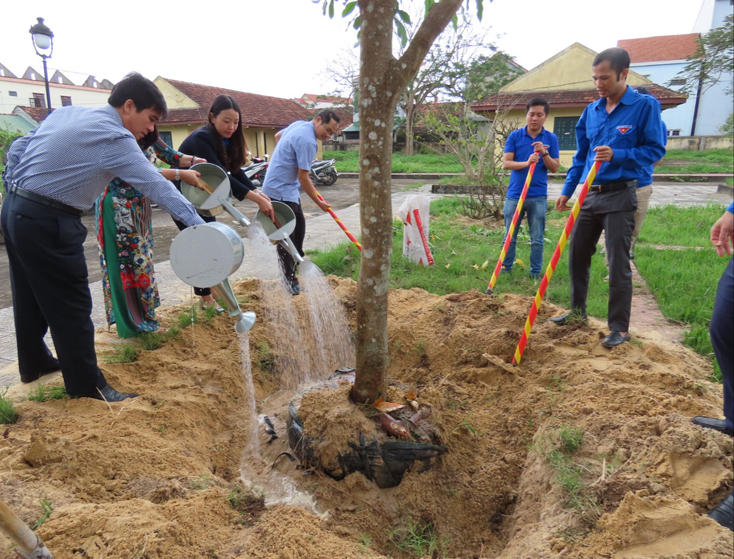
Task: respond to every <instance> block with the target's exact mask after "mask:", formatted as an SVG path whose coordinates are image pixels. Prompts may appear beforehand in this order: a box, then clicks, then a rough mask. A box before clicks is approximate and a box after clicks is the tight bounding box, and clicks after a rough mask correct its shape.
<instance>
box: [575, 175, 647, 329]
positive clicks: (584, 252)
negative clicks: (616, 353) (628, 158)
mask: <svg viewBox="0 0 734 559" xmlns="http://www.w3.org/2000/svg"><path fill="white" fill-rule="evenodd" d="M636 190H637V189H636V188H634V187H629V188H625V189H623V190H615V191H613V192H604V193H598V192H589V194H588V196H587V197H586V200H585V201H584V205H583V206H582V208H581V211H580V212H579V215H578V217H577V219H576V224H575V226H574V228H573V232H572V233H571V239H570V242H571V247H570V250H569V259H568V269H569V272H570V275H571V308H572V309H573V310H578V311H580V312H583V313H584V314H585V313H586V299H587V297H588V295H589V270H590V268H591V257H592V256H593V255H594V253H595V252H596V244H597V242H598V241H599V237H600V236H601V232H602V231H604V237H605V238H606V246H607V259H608V260H609V316H608V318H607V323H608V324H609V329H610V330H611V331H612V332H628V331H629V323H630V312H631V310H632V269H631V268H630V255H629V252H630V243H631V239H632V231H633V230H634V227H635V210H636V209H637V193H636Z"/></svg>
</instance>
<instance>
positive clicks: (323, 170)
mask: <svg viewBox="0 0 734 559" xmlns="http://www.w3.org/2000/svg"><path fill="white" fill-rule="evenodd" d="M334 163H336V159H327V160H324V161H319V160H318V159H314V161H313V163H312V164H311V171H310V172H309V176H310V177H311V182H313V183H314V184H316V183H318V184H323V185H324V186H331V185H332V184H334V183H335V182H336V179H337V178H338V177H339V173H337V172H336V167H335V166H334Z"/></svg>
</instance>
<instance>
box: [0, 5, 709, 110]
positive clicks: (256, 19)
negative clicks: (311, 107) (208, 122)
mask: <svg viewBox="0 0 734 559" xmlns="http://www.w3.org/2000/svg"><path fill="white" fill-rule="evenodd" d="M404 1H405V0H404ZM702 1H703V0H615V1H614V2H609V1H607V2H593V1H589V0H547V1H545V2H541V1H538V0H494V2H491V3H489V2H488V0H485V1H484V4H485V11H484V18H483V22H482V23H481V26H482V27H485V28H491V29H490V33H491V34H492V36H495V37H497V39H496V44H497V45H498V46H499V47H500V48H501V49H502V50H504V51H505V52H507V53H508V54H510V55H511V56H514V57H515V60H516V61H517V62H518V63H519V64H521V65H522V66H524V67H525V68H527V69H532V68H533V67H535V66H536V65H538V64H540V63H541V62H543V61H544V60H546V59H548V58H550V57H551V56H553V55H554V54H556V53H557V52H559V51H560V50H562V49H564V48H566V47H567V46H569V45H571V44H572V43H574V42H579V43H581V44H583V45H585V46H587V47H589V48H591V49H593V50H596V51H600V50H603V49H605V48H607V47H611V46H615V45H616V42H617V40H619V39H630V38H637V37H652V36H656V35H677V34H682V33H690V32H691V31H692V28H693V25H694V23H695V20H696V17H697V15H698V12H699V9H700V7H701V4H702ZM412 2H414V3H418V4H420V5H422V4H423V3H424V0H412ZM3 4H4V6H3V8H2V9H1V10H2V11H1V13H2V18H1V20H2V32H1V33H0V63H2V64H4V65H5V66H7V67H8V68H9V69H10V70H11V71H12V72H13V73H15V74H16V75H19V76H20V75H22V74H23V72H24V71H25V69H26V68H27V67H28V66H33V67H34V68H35V69H36V70H37V71H39V72H41V73H42V72H43V67H42V63H41V59H40V58H39V57H38V56H37V55H36V54H35V52H34V50H33V45H32V43H31V36H30V34H29V32H28V30H29V29H30V26H31V25H33V24H34V23H35V22H36V17H39V16H40V17H43V18H44V19H45V20H46V21H45V22H46V25H48V27H49V28H50V29H51V30H52V31H53V33H54V36H55V37H54V52H53V57H52V58H51V59H50V60H49V77H50V76H51V75H52V74H53V71H54V70H56V69H59V70H61V71H62V72H64V74H66V75H67V76H68V77H69V78H70V79H71V80H72V81H73V82H74V83H76V84H81V83H82V82H83V81H84V79H85V78H86V76H87V75H89V74H92V75H94V76H95V77H96V78H97V79H99V80H101V79H103V78H107V79H110V80H112V81H113V82H116V81H118V80H120V79H121V78H122V77H123V76H124V75H125V74H126V73H127V72H129V71H132V70H137V71H139V72H141V73H143V74H144V75H146V76H147V77H149V78H151V79H154V78H155V77H156V76H163V77H166V78H171V79H177V80H182V81H189V82H194V83H200V84H205V85H213V86H221V87H228V88H232V89H237V90H241V91H247V92H250V93H260V94H263V95H274V96H277V97H299V96H300V95H302V94H303V93H321V94H325V93H331V92H333V91H334V89H335V84H333V83H330V82H328V81H327V80H326V79H325V78H324V70H325V69H326V66H327V64H328V63H329V62H330V61H331V60H333V59H334V57H335V56H336V55H337V54H338V53H339V51H340V50H342V49H349V48H352V47H353V45H354V43H355V42H356V34H355V33H354V31H353V30H351V29H348V28H347V22H346V20H342V19H341V18H340V17H335V19H334V20H329V19H328V17H324V16H323V15H322V14H321V2H320V0H319V2H318V3H317V4H314V3H312V1H311V0H209V1H208V2H207V1H197V2H192V1H189V0H182V1H179V2H168V3H162V2H137V1H128V2H124V1H123V2H110V3H107V2H100V1H99V0H94V1H89V0H65V1H62V0H34V1H33V2H28V1H26V2H18V1H12V2H11V0H8V1H7V2H4V3H3ZM115 4H117V5H118V6H120V7H119V8H116V9H112V8H108V7H107V6H109V5H115ZM339 5H340V6H341V5H342V2H341V0H340V1H339ZM471 5H472V7H473V6H474V1H473V0H472V1H471ZM102 6H104V8H103V7H102Z"/></svg>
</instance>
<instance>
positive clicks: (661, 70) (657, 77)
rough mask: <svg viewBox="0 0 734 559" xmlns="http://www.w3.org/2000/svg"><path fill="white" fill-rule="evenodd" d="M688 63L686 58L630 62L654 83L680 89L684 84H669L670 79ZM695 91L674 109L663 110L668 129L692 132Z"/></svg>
mask: <svg viewBox="0 0 734 559" xmlns="http://www.w3.org/2000/svg"><path fill="white" fill-rule="evenodd" d="M685 65H686V62H685V60H672V61H664V62H638V63H636V64H630V67H631V68H632V70H634V71H635V72H637V73H638V74H642V75H643V76H645V77H647V78H649V79H650V80H651V81H652V82H653V83H656V84H658V85H662V86H663V87H667V88H668V89H673V90H675V91H679V90H680V89H681V88H682V87H683V86H682V85H680V86H675V85H669V83H670V80H672V79H675V78H676V74H678V72H680V71H681V70H682V69H683V67H684V66H685ZM695 97H696V96H695V92H694V94H691V95H689V96H688V100H687V101H686V102H685V103H683V104H682V105H678V106H677V107H675V108H674V109H666V110H664V111H663V122H665V126H667V127H668V130H680V134H679V135H680V136H688V135H689V134H690V133H691V122H692V121H693V110H694V106H695Z"/></svg>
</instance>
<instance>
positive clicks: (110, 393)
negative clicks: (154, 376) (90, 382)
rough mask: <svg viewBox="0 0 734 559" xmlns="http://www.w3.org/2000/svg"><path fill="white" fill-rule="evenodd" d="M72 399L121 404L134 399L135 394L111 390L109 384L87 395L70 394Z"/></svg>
mask: <svg viewBox="0 0 734 559" xmlns="http://www.w3.org/2000/svg"><path fill="white" fill-rule="evenodd" d="M70 396H71V397H72V398H93V399H95V400H106V401H107V402H122V401H123V400H126V399H128V398H135V397H136V396H137V394H135V393H132V392H131V393H129V394H127V393H124V392H118V391H117V390H115V389H114V388H112V387H111V386H110V385H109V384H107V385H105V387H104V388H95V389H94V392H90V393H87V394H73V395H72V394H70Z"/></svg>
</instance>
